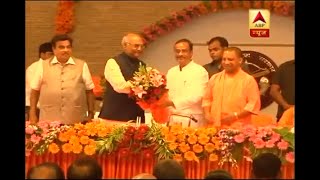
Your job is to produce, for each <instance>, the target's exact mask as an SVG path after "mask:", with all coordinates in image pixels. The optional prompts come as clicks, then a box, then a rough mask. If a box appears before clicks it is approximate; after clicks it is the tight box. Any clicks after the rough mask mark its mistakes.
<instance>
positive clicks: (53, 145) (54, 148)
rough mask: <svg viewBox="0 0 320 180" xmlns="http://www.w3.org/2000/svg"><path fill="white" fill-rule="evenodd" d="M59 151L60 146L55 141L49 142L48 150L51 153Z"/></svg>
mask: <svg viewBox="0 0 320 180" xmlns="http://www.w3.org/2000/svg"><path fill="white" fill-rule="evenodd" d="M59 151H60V148H59V146H58V145H57V144H56V143H51V144H50V145H49V152H51V153H53V154H56V153H58V152H59Z"/></svg>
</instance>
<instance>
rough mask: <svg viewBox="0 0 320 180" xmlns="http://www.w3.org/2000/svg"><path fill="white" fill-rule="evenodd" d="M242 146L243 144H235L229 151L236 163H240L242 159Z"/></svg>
mask: <svg viewBox="0 0 320 180" xmlns="http://www.w3.org/2000/svg"><path fill="white" fill-rule="evenodd" d="M243 146H244V144H243V143H236V144H235V146H234V147H233V148H232V150H231V153H232V156H233V158H234V159H235V160H236V161H240V160H241V159H242V157H243Z"/></svg>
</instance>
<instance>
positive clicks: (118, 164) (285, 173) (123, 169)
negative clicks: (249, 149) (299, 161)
mask: <svg viewBox="0 0 320 180" xmlns="http://www.w3.org/2000/svg"><path fill="white" fill-rule="evenodd" d="M77 156H79V155H76V154H72V153H68V154H66V153H63V152H61V151H60V152H59V153H57V154H51V153H46V154H43V155H41V156H39V155H35V154H31V155H30V156H27V157H26V158H25V161H26V166H25V170H26V172H27V170H28V169H29V168H30V167H32V166H34V165H37V164H40V163H42V162H46V161H50V162H56V163H58V164H59V165H60V166H61V167H62V169H63V170H64V171H65V172H66V170H67V168H68V166H69V165H70V164H71V162H72V161H73V160H74V159H75V158H76V157H77ZM93 157H94V158H96V159H97V160H98V162H99V163H100V165H101V167H102V170H103V178H122V179H123V178H126V179H130V178H132V177H133V176H135V175H137V174H139V173H152V170H153V166H154V164H155V163H156V162H157V159H156V158H150V159H145V158H144V157H143V156H140V155H129V156H128V157H125V158H124V157H120V155H119V154H118V153H112V154H102V155H94V156H93ZM182 165H183V167H184V169H185V174H186V178H188V179H190V178H191V179H201V178H203V177H204V176H205V174H206V173H207V172H209V171H210V170H214V169H217V168H219V166H218V163H217V162H209V161H208V160H207V159H204V160H200V162H199V163H197V162H183V163H182ZM238 166H239V167H238V168H237V169H234V168H232V167H231V165H230V164H225V165H224V166H223V169H226V170H228V171H229V172H230V173H231V174H232V175H233V177H234V178H237V179H246V178H249V177H250V171H251V162H248V161H246V160H244V159H243V160H242V161H241V162H239V164H238ZM282 178H284V179H294V164H286V165H283V166H282Z"/></svg>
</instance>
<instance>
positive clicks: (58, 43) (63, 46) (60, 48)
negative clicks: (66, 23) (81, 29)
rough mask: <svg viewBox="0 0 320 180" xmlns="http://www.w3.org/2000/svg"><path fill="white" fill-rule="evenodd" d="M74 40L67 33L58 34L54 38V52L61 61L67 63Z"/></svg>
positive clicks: (52, 41)
mask: <svg viewBox="0 0 320 180" xmlns="http://www.w3.org/2000/svg"><path fill="white" fill-rule="evenodd" d="M72 42H73V40H72V38H71V37H69V36H68V35H67V34H58V35H55V36H54V37H53V38H52V40H51V45H52V47H53V53H54V55H55V56H56V57H57V60H58V61H59V62H60V63H66V62H67V61H68V60H69V58H70V57H71V54H72Z"/></svg>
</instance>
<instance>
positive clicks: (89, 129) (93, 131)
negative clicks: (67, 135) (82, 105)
mask: <svg viewBox="0 0 320 180" xmlns="http://www.w3.org/2000/svg"><path fill="white" fill-rule="evenodd" d="M87 132H88V135H89V136H95V135H96V134H97V132H98V131H97V129H96V128H95V127H91V128H88V129H87Z"/></svg>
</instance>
